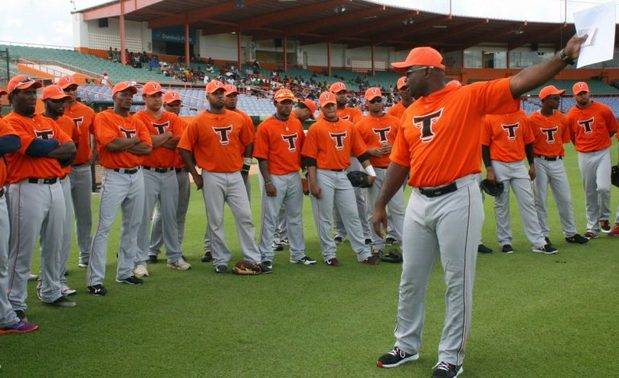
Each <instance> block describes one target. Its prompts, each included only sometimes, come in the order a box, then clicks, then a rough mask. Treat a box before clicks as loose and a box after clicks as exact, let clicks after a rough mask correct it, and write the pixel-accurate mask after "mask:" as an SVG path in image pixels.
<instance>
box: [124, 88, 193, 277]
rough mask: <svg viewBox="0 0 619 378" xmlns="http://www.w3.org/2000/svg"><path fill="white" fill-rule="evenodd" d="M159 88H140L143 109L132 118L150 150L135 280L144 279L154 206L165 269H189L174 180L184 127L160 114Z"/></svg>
mask: <svg viewBox="0 0 619 378" xmlns="http://www.w3.org/2000/svg"><path fill="white" fill-rule="evenodd" d="M162 95H163V89H162V88H161V85H160V84H159V83H157V82H154V81H149V82H147V83H145V84H144V86H143V87H142V97H143V98H144V103H145V108H144V109H142V110H140V111H139V112H137V113H136V114H135V115H134V117H135V118H137V119H138V120H140V121H141V122H142V123H143V124H144V126H146V129H147V130H148V132H149V133H150V138H151V141H152V143H153V150H152V151H151V153H150V154H148V155H146V156H144V158H143V160H142V169H143V172H144V191H145V196H144V215H143V216H142V222H141V225H140V230H139V231H138V254H137V255H136V258H135V269H134V270H133V273H134V274H135V276H136V277H138V278H142V277H144V276H148V275H149V273H148V269H147V267H146V263H147V262H148V261H149V257H148V252H149V247H150V238H149V236H150V228H151V222H152V217H153V211H154V209H155V205H157V204H158V205H159V211H160V212H161V217H162V219H163V243H164V244H165V247H166V255H167V257H168V264H167V265H168V267H169V268H171V269H176V270H181V271H184V270H187V269H189V268H191V265H189V264H188V263H187V262H186V261H185V259H183V257H182V254H183V253H182V251H181V245H180V243H179V238H178V222H177V218H176V213H177V211H178V181H177V179H176V168H175V167H174V164H175V163H176V157H177V153H176V146H177V145H178V141H179V140H180V139H181V135H182V133H183V130H184V127H183V123H182V121H181V119H180V118H179V117H178V116H177V115H176V114H173V113H170V112H166V111H164V109H163V107H162V105H163V100H162Z"/></svg>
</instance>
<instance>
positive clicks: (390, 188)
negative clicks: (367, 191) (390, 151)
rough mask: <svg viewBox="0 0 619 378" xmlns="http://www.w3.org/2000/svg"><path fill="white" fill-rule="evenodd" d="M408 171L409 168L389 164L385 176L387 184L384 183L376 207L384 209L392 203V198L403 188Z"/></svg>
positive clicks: (392, 163)
mask: <svg viewBox="0 0 619 378" xmlns="http://www.w3.org/2000/svg"><path fill="white" fill-rule="evenodd" d="M408 171H409V169H408V167H403V166H401V165H399V164H396V163H394V162H391V163H389V167H388V168H387V173H386V174H385V182H383V187H382V189H381V190H380V194H379V195H378V199H377V200H376V206H381V207H384V206H386V205H387V204H388V203H389V201H391V198H392V197H393V196H394V195H395V194H396V193H397V191H398V190H400V188H402V185H403V184H404V182H405V180H406V176H407V175H408Z"/></svg>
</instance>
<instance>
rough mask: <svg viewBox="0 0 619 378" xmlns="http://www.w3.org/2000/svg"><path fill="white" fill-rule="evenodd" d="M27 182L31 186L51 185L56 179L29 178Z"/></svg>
mask: <svg viewBox="0 0 619 378" xmlns="http://www.w3.org/2000/svg"><path fill="white" fill-rule="evenodd" d="M28 182H29V183H31V184H46V185H51V184H55V183H57V182H58V177H54V178H49V179H38V178H29V179H28Z"/></svg>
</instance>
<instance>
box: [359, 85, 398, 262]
mask: <svg viewBox="0 0 619 378" xmlns="http://www.w3.org/2000/svg"><path fill="white" fill-rule="evenodd" d="M365 103H366V106H367V107H368V110H369V112H370V114H369V115H367V116H365V117H363V118H361V120H360V121H359V122H357V123H356V124H355V128H356V129H357V131H358V132H359V134H360V135H361V139H363V141H364V142H365V144H366V145H367V147H368V154H369V155H370V162H371V163H372V166H373V167H374V169H375V171H376V181H374V184H373V185H372V186H371V187H370V188H369V194H370V201H369V203H368V212H369V214H368V215H369V218H370V219H371V218H372V213H373V211H374V202H376V199H377V198H378V194H379V193H380V189H381V188H382V186H383V182H384V181H385V173H386V172H387V166H388V165H389V154H390V153H391V146H392V145H393V142H394V141H395V137H396V135H397V134H398V127H399V123H400V120H399V119H398V118H395V117H393V116H390V115H387V114H385V104H384V101H383V94H382V92H381V91H380V88H378V87H371V88H368V89H367V90H366V91H365ZM387 206H388V208H389V215H390V216H389V222H388V225H389V226H390V227H389V228H390V229H391V230H392V233H393V235H394V237H395V239H396V240H397V241H398V242H399V241H400V240H402V226H403V223H404V192H403V191H401V190H400V191H398V192H397V193H396V194H395V195H394V196H393V198H392V199H391V201H389V204H388V205H387ZM372 244H373V246H374V253H378V254H379V255H380V256H381V257H383V259H386V260H393V261H398V262H399V261H400V259H401V257H400V255H399V254H396V253H395V252H389V256H383V248H384V247H385V240H384V239H383V238H382V236H381V235H378V234H377V233H376V232H374V231H372Z"/></svg>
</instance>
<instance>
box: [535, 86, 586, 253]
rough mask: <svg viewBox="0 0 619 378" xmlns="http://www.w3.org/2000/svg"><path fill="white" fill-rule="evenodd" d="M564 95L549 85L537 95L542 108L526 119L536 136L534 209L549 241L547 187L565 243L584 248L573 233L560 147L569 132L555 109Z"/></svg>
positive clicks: (570, 197)
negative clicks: (555, 204) (556, 211)
mask: <svg viewBox="0 0 619 378" xmlns="http://www.w3.org/2000/svg"><path fill="white" fill-rule="evenodd" d="M564 92H565V91H563V90H559V89H558V88H556V87H555V86H553V85H548V86H546V87H544V88H542V90H541V91H540V92H539V99H540V100H541V102H542V108H541V109H540V110H539V111H538V112H535V113H533V114H531V116H530V117H529V125H530V126H531V127H532V129H533V133H534V134H535V142H533V153H534V154H535V174H536V177H535V181H534V182H535V208H536V210H537V216H538V218H539V224H540V226H541V228H542V234H543V235H544V237H545V238H546V239H547V240H548V234H549V233H550V229H549V228H548V220H547V212H546V194H547V191H548V185H550V188H551V189H552V193H553V195H554V197H555V202H556V203H557V209H558V210H559V217H560V219H561V226H562V227H563V234H564V235H565V240H566V241H567V242H568V243H578V244H585V243H586V242H588V241H589V239H587V238H585V237H583V236H582V235H579V234H578V233H577V232H576V223H575V222H574V210H573V208H572V196H571V194H570V183H569V181H568V180H567V173H566V172H565V166H564V165H563V156H564V154H565V151H564V150H563V144H564V143H569V142H570V130H569V128H568V125H567V120H566V119H565V116H564V115H563V114H561V112H559V111H558V110H557V109H558V108H559V103H560V102H561V95H563V93H564Z"/></svg>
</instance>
